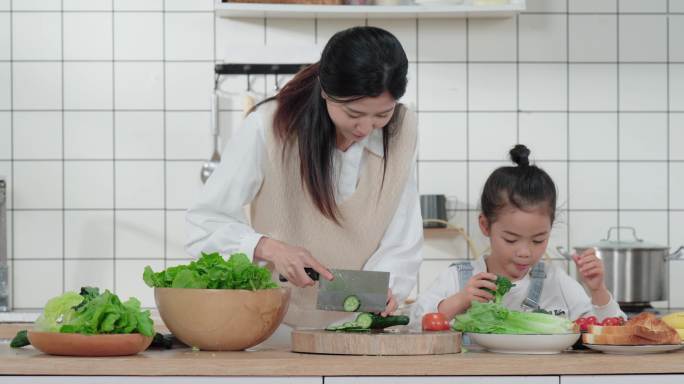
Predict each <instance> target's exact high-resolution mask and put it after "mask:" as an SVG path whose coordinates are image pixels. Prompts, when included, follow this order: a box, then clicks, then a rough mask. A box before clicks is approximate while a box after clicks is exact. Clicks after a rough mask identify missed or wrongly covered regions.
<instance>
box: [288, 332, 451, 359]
mask: <svg viewBox="0 0 684 384" xmlns="http://www.w3.org/2000/svg"><path fill="white" fill-rule="evenodd" d="M292 351H293V352H305V353H321V354H334V355H389V356H392V355H442V354H447V353H459V352H461V333H460V332H451V331H445V332H383V333H345V332H331V331H325V330H319V329H311V330H294V331H292Z"/></svg>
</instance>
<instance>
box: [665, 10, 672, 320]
mask: <svg viewBox="0 0 684 384" xmlns="http://www.w3.org/2000/svg"><path fill="white" fill-rule="evenodd" d="M665 4H666V7H667V11H668V12H669V11H670V0H667V1H666V2H665ZM665 29H666V30H665V33H666V34H665V36H666V37H665V48H666V50H665V53H666V61H665V69H666V73H667V82H666V100H667V105H666V106H665V107H666V108H667V110H668V113H667V121H666V122H665V124H666V134H667V139H666V140H665V141H666V142H667V148H666V149H665V152H666V153H667V166H666V174H665V177H666V179H665V185H666V188H665V193H666V204H667V205H666V207H667V217H666V219H665V220H666V222H665V228H666V230H665V231H666V236H667V246H668V252H669V249H670V248H669V247H670V242H671V241H672V239H671V238H670V231H671V227H670V225H671V223H670V216H671V215H672V214H671V211H670V208H671V206H670V198H671V197H672V196H671V193H670V188H671V185H670V171H671V170H670V156H671V154H670V113H669V110H670V101H671V100H670V80H671V77H670V15H669V14H668V15H667V16H666V17H665ZM670 265H671V263H667V276H665V279H666V281H667V285H666V287H667V288H666V291H667V292H672V289H671V288H670V284H671V278H670V275H671V274H672V269H671V268H670ZM671 300H672V296H671V295H670V294H668V295H667V307H668V308H670V307H671V306H672V302H671Z"/></svg>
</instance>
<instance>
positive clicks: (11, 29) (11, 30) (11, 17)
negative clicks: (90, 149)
mask: <svg viewBox="0 0 684 384" xmlns="http://www.w3.org/2000/svg"><path fill="white" fill-rule="evenodd" d="M13 5H14V0H9V7H10V12H9V22H10V25H9V33H10V35H9V40H10V41H9V44H10V46H9V48H10V66H9V70H10V111H9V113H10V156H11V158H10V173H11V175H10V184H11V185H10V187H9V188H6V190H5V193H7V191H11V192H12V198H11V199H10V201H11V203H12V209H11V210H10V209H8V212H9V217H10V219H11V220H12V224H11V225H10V228H11V231H12V236H11V240H12V247H11V249H10V257H9V259H10V260H11V261H12V269H11V273H10V278H11V285H10V289H11V291H10V292H12V296H11V297H10V300H11V305H14V303H16V290H15V289H14V288H15V284H14V276H15V274H14V271H15V270H16V269H17V268H16V263H15V262H14V261H15V258H14V255H15V254H14V251H15V245H14V243H15V237H16V235H15V231H14V228H15V227H14V219H15V216H14V209H15V206H14V174H15V170H14V13H13V12H12V9H13V8H14V6H13ZM5 186H7V184H5ZM6 197H7V194H5V198H6ZM5 201H7V200H5ZM5 206H7V203H5Z"/></svg>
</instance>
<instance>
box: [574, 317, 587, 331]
mask: <svg viewBox="0 0 684 384" xmlns="http://www.w3.org/2000/svg"><path fill="white" fill-rule="evenodd" d="M575 324H577V326H579V328H580V331H587V330H588V329H587V319H585V318H584V317H580V318H579V319H577V320H575Z"/></svg>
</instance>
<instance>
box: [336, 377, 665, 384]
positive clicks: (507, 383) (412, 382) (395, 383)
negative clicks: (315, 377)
mask: <svg viewBox="0 0 684 384" xmlns="http://www.w3.org/2000/svg"><path fill="white" fill-rule="evenodd" d="M385 383H386V384H558V376H433V377H429V376H402V377H397V376H380V377H378V376H364V377H330V376H326V377H325V384H385ZM659 384H660V383H659Z"/></svg>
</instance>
